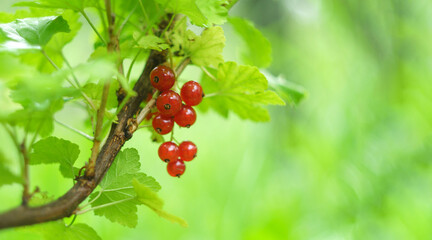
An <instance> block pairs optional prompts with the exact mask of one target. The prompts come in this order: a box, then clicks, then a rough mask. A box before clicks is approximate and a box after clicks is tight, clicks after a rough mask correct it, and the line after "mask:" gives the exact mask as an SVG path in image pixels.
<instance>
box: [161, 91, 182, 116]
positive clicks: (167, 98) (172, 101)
mask: <svg viewBox="0 0 432 240" xmlns="http://www.w3.org/2000/svg"><path fill="white" fill-rule="evenodd" d="M156 107H157V109H158V110H159V112H160V113H161V114H162V115H164V116H167V117H172V116H174V115H176V114H177V113H178V112H179V111H180V109H181V108H182V102H181V97H180V95H178V93H176V92H174V91H172V90H167V91H163V92H162V93H161V94H160V95H159V96H158V98H157V99H156Z"/></svg>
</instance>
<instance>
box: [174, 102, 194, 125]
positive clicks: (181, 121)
mask: <svg viewBox="0 0 432 240" xmlns="http://www.w3.org/2000/svg"><path fill="white" fill-rule="evenodd" d="M196 117H197V115H196V112H195V110H194V109H193V108H192V107H191V106H187V105H183V107H182V109H181V110H180V111H179V112H178V113H177V114H176V115H175V116H174V121H175V122H176V123H177V125H179V126H180V127H190V126H192V125H193V124H194V123H195V121H196Z"/></svg>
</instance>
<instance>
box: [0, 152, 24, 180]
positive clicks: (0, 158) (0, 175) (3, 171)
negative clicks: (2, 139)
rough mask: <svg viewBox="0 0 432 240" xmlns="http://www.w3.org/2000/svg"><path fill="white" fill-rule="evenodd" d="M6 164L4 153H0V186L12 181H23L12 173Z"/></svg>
mask: <svg viewBox="0 0 432 240" xmlns="http://www.w3.org/2000/svg"><path fill="white" fill-rule="evenodd" d="M5 165H6V160H5V158H4V155H3V154H2V153H0V187H1V186H3V185H8V184H12V183H21V182H22V180H21V178H19V177H18V176H16V175H15V174H14V173H12V172H11V171H10V170H9V169H8V168H7V167H6V166H5Z"/></svg>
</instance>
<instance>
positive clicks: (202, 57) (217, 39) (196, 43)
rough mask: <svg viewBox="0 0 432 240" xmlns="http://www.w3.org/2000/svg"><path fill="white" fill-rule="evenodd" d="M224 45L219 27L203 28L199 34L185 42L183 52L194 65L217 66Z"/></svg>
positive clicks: (221, 59) (220, 59)
mask: <svg viewBox="0 0 432 240" xmlns="http://www.w3.org/2000/svg"><path fill="white" fill-rule="evenodd" d="M224 47H225V36H224V32H223V30H222V28H221V27H211V28H208V29H206V30H204V31H203V32H202V33H201V36H199V37H196V38H195V39H189V40H188V42H186V43H185V48H186V49H185V53H186V55H187V56H189V57H190V58H191V61H192V63H193V64H195V65H199V66H210V65H213V66H218V65H219V64H220V63H222V62H223V61H224V60H223V56H222V51H223V48H224Z"/></svg>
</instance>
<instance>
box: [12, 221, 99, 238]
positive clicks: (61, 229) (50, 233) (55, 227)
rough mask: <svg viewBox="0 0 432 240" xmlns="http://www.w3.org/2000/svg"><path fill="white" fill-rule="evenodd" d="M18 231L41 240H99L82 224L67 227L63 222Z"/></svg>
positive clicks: (38, 225) (89, 228)
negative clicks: (30, 234)
mask: <svg viewBox="0 0 432 240" xmlns="http://www.w3.org/2000/svg"><path fill="white" fill-rule="evenodd" d="M19 230H20V231H24V232H29V233H33V234H35V235H37V236H38V237H39V238H38V239H43V240H58V239H59V238H61V239H64V240H90V239H91V240H101V238H100V237H99V235H98V234H97V233H96V231H95V230H94V229H93V228H91V227H90V226H88V225H87V224H84V223H76V224H73V225H72V226H70V227H67V226H66V225H65V223H64V221H63V220H58V221H54V222H48V223H43V224H37V225H33V226H28V227H24V228H20V229H19Z"/></svg>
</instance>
